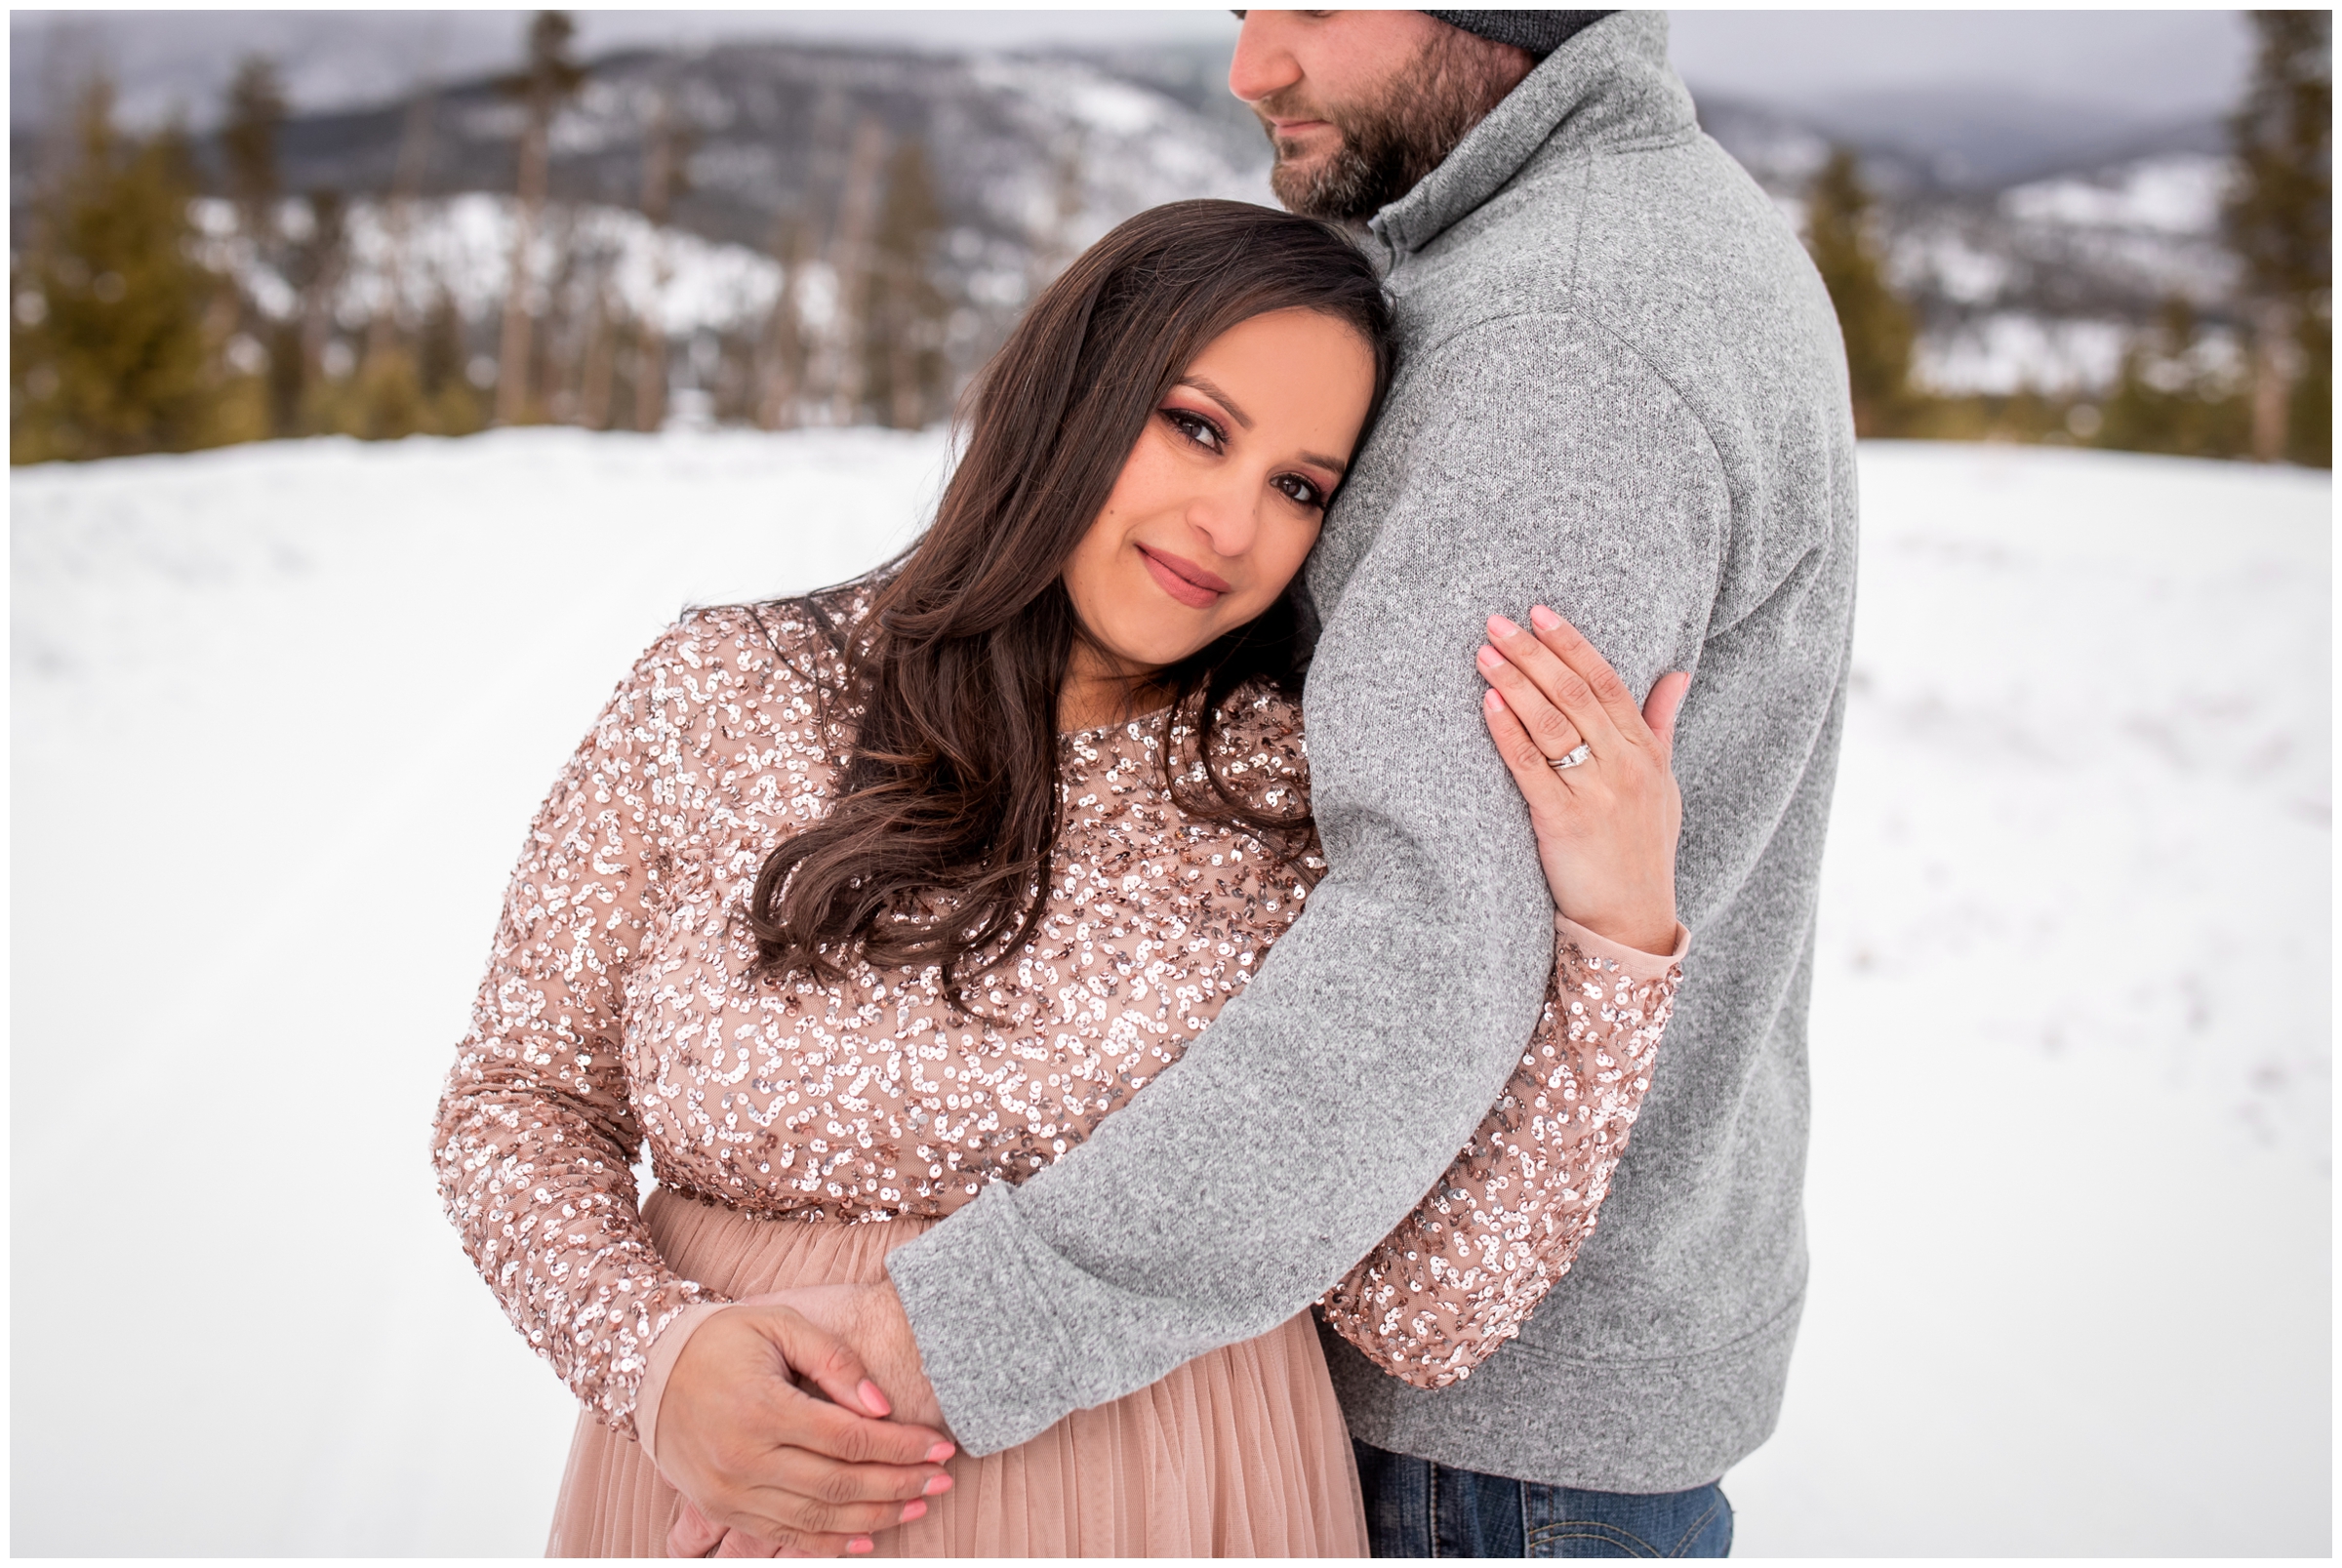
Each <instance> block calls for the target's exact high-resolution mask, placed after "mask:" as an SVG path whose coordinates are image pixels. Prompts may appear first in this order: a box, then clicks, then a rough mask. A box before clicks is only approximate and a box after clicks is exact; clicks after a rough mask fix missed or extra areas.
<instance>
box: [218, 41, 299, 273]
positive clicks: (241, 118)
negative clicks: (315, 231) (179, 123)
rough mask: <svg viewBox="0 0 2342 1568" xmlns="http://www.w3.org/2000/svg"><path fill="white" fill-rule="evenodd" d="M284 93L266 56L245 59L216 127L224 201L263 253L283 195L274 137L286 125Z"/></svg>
mask: <svg viewBox="0 0 2342 1568" xmlns="http://www.w3.org/2000/svg"><path fill="white" fill-rule="evenodd" d="M285 109H286V104H285V92H284V88H283V87H282V85H280V84H279V82H278V81H277V75H276V66H275V64H274V63H272V62H271V61H270V60H269V59H268V58H267V57H266V56H265V55H250V56H247V57H246V58H245V60H244V61H243V63H241V64H240V65H238V66H237V67H236V75H235V80H234V81H232V82H230V83H229V84H228V89H227V115H226V118H225V120H224V122H223V123H222V125H221V127H220V161H221V163H222V165H223V166H224V168H225V172H226V176H227V195H228V199H229V200H230V201H232V202H234V203H235V204H236V217H237V220H238V221H239V223H240V224H241V226H242V228H243V230H244V234H245V237H246V238H248V239H250V240H251V241H252V242H253V243H254V244H255V245H257V246H259V247H260V248H261V250H262V254H263V255H265V254H266V252H267V250H268V248H269V247H270V246H271V245H272V244H273V243H274V241H275V239H276V204H277V201H278V198H280V197H281V196H283V194H284V187H283V181H282V177H281V176H280V175H279V173H278V170H277V162H276V136H277V132H278V130H279V129H281V128H282V127H283V125H284V123H285Z"/></svg>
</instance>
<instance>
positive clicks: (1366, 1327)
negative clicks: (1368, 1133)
mask: <svg viewBox="0 0 2342 1568" xmlns="http://www.w3.org/2000/svg"><path fill="white" fill-rule="evenodd" d="M1686 941H1687V939H1686V937H1685V935H1684V933H1683V931H1682V928H1681V927H1679V926H1678V927H1677V928H1676V944H1675V948H1674V950H1673V951H1672V952H1669V953H1666V954H1657V953H1648V952H1642V951H1638V950H1636V949H1635V948H1632V947H1623V946H1620V945H1618V944H1616V943H1613V942H1609V941H1607V940H1605V939H1604V938H1601V937H1597V936H1595V934H1594V933H1593V932H1591V931H1588V930H1587V929H1586V928H1585V927H1583V926H1580V925H1578V924H1577V923H1576V922H1574V921H1571V920H1568V919H1556V921H1555V939H1554V956H1555V964H1554V981H1553V985H1552V988H1551V989H1550V990H1548V991H1547V993H1546V999H1545V1012H1544V1016H1543V1017H1542V1018H1541V1019H1540V1020H1539V1021H1538V1025H1537V1033H1536V1035H1535V1037H1534V1038H1532V1039H1531V1040H1530V1041H1529V1048H1528V1050H1527V1051H1525V1052H1523V1053H1522V1055H1521V1059H1520V1065H1519V1067H1518V1068H1516V1069H1515V1070H1514V1074H1513V1077H1512V1079H1511V1080H1510V1081H1509V1082H1507V1083H1506V1085H1505V1091H1504V1094H1503V1095H1502V1096H1501V1097H1499V1099H1498V1100H1497V1103H1496V1106H1495V1108H1493V1109H1492V1110H1490V1111H1489V1113H1488V1119H1487V1120H1485V1121H1483V1122H1482V1123H1480V1125H1479V1128H1478V1129H1477V1130H1476V1131H1475V1132H1474V1135H1473V1141H1472V1142H1471V1144H1469V1145H1467V1146H1465V1149H1464V1152H1463V1153H1461V1154H1459V1155H1458V1156H1456V1162H1455V1164H1453V1165H1451V1166H1449V1167H1448V1168H1447V1171H1446V1172H1445V1173H1444V1174H1443V1175H1442V1176H1441V1177H1440V1178H1439V1180H1438V1182H1437V1183H1436V1184H1435V1185H1434V1186H1433V1188H1432V1190H1431V1192H1430V1193H1429V1194H1428V1195H1426V1196H1425V1198H1424V1200H1423V1202H1422V1203H1421V1204H1420V1205H1418V1206H1417V1207H1416V1210H1415V1212H1414V1213H1413V1214H1411V1215H1409V1216H1407V1218H1406V1219H1405V1220H1403V1221H1402V1222H1400V1224H1399V1226H1398V1228H1397V1229H1395V1230H1393V1232H1392V1233H1391V1234H1390V1236H1389V1237H1387V1238H1386V1239H1385V1240H1384V1241H1383V1242H1382V1244H1381V1245H1380V1246H1378V1247H1376V1248H1375V1249H1374V1251H1373V1252H1371V1253H1369V1254H1367V1256H1366V1258H1365V1260H1364V1261H1363V1262H1361V1263H1360V1264H1359V1265H1358V1266H1356V1267H1355V1268H1353V1269H1352V1270H1351V1271H1350V1273H1349V1274H1348V1275H1346V1276H1345V1277H1344V1278H1343V1280H1342V1283H1340V1284H1339V1285H1337V1286H1335V1287H1334V1288H1333V1290H1331V1291H1330V1292H1328V1293H1327V1295H1326V1298H1325V1302H1324V1304H1323V1305H1324V1308H1325V1320H1326V1321H1327V1322H1328V1323H1329V1324H1331V1325H1332V1326H1333V1327H1334V1328H1335V1330H1336V1331H1337V1332H1339V1333H1340V1334H1341V1335H1342V1337H1343V1338H1344V1339H1347V1340H1349V1341H1350V1342H1351V1343H1352V1344H1353V1345H1355V1346H1356V1347H1358V1348H1359V1349H1360V1350H1363V1351H1364V1352H1365V1353H1366V1354H1367V1355H1368V1356H1369V1357H1370V1358H1372V1359H1373V1360H1374V1361H1375V1362H1376V1364H1378V1365H1379V1366H1381V1367H1382V1368H1383V1370H1384V1371H1386V1372H1389V1373H1391V1374H1393V1376H1395V1377H1398V1378H1401V1379H1404V1380H1405V1381H1406V1382H1408V1383H1411V1384H1413V1385H1415V1386H1416V1387H1420V1388H1438V1387H1445V1386H1446V1385H1448V1384H1450V1383H1453V1382H1455V1381H1456V1380H1457V1379H1459V1378H1462V1377H1466V1376H1468V1375H1469V1374H1470V1373H1471V1370H1472V1369H1473V1368H1474V1367H1475V1366H1477V1365H1479V1363H1480V1362H1482V1361H1484V1360H1486V1359H1487V1358H1488V1356H1489V1355H1491V1354H1492V1353H1494V1352H1495V1350H1496V1348H1497V1347H1499V1346H1501V1345H1503V1344H1504V1342H1505V1341H1507V1340H1509V1339H1511V1338H1513V1337H1514V1335H1515V1334H1518V1333H1519V1332H1520V1326H1521V1325H1522V1324H1523V1323H1525V1322H1527V1321H1528V1318H1529V1314H1530V1313H1531V1312H1533V1311H1535V1310H1536V1308H1537V1304H1538V1303H1539V1302H1540V1301H1542V1300H1543V1299H1544V1297H1545V1293H1546V1292H1547V1291H1549V1290H1551V1289H1552V1288H1553V1286H1554V1282H1555V1280H1557V1279H1559V1278H1560V1277H1561V1276H1562V1275H1563V1274H1565V1273H1567V1272H1569V1266H1570V1264H1571V1263H1572V1261H1574V1260H1575V1259H1576V1257H1577V1254H1578V1248H1579V1247H1580V1246H1582V1245H1583V1244H1584V1243H1585V1240H1586V1238H1587V1237H1588V1236H1589V1235H1591V1234H1593V1232H1594V1226H1595V1211H1596V1210H1597V1209H1599V1208H1600V1206H1601V1202H1602V1198H1603V1196H1604V1195H1605V1194H1607V1193H1608V1191H1609V1189H1610V1173H1611V1172H1612V1171H1613V1170H1615V1169H1616V1168H1617V1166H1618V1160H1619V1156H1620V1155H1621V1154H1623V1153H1625V1152H1626V1147H1627V1129H1629V1128H1630V1127H1632V1126H1633V1125H1634V1124H1635V1112H1636V1111H1637V1110H1638V1109H1640V1108H1641V1106H1642V1097H1643V1095H1644V1093H1645V1092H1646V1091H1647V1090H1648V1089H1649V1088H1650V1086H1651V1065H1652V1062H1653V1060H1654V1059H1655V1057H1656V1056H1657V1053H1658V1049H1659V1037H1660V1035H1661V1034H1662V1033H1663V1032H1664V1031H1665V1030H1666V1028H1667V1020H1668V1014H1669V1011H1670V1010H1671V1009H1672V1007H1673V1006H1674V1003H1675V995H1676V986H1677V985H1679V984H1680V983H1681V981H1682V978H1683V971H1682V956H1683V947H1684V945H1685V942H1686Z"/></svg>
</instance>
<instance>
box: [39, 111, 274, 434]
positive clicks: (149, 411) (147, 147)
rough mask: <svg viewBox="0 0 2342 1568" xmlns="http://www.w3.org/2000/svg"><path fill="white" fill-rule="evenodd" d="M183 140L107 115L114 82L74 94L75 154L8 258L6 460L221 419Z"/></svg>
mask: <svg viewBox="0 0 2342 1568" xmlns="http://www.w3.org/2000/svg"><path fill="white" fill-rule="evenodd" d="M194 189H195V186H194V179H193V174H192V170H191V168H190V167H189V162H188V158H187V155H186V148H185V143H184V140H183V139H182V138H180V137H178V136H176V135H175V134H170V133H166V134H165V135H162V136H158V137H154V138H150V139H147V140H145V141H137V140H134V139H131V138H127V137H124V136H123V135H122V134H121V133H120V132H119V131H117V130H116V128H115V126H114V119H113V91H112V88H111V87H110V85H109V84H107V83H106V82H104V81H103V80H99V81H96V82H94V83H92V84H91V86H90V87H89V88H88V90H87V91H86V92H85V93H84V94H83V96H82V99H81V101H80V104H79V106H78V110H77V114H76V121H75V156H74V158H73V159H72V161H71V162H70V164H69V165H68V166H67V167H66V168H65V170H64V171H63V172H62V173H61V177H60V178H58V179H56V180H55V181H52V182H50V183H48V184H47V185H46V186H45V187H44V188H41V189H40V190H38V191H37V192H36V193H35V196H34V199H33V202H32V207H31V213H30V218H31V222H30V225H29V226H30V228H31V230H32V236H31V243H30V244H29V245H28V246H27V247H26V248H25V249H24V250H23V251H22V252H20V254H19V256H18V257H17V258H16V259H15V261H14V263H13V264H12V265H11V267H10V280H9V281H10V294H11V297H12V300H13V302H14V305H15V308H14V310H13V311H12V313H11V317H10V328H9V458H10V461H11V462H42V461H45V460H49V459H57V458H67V459H83V458H104V457H114V456H118V455H122V454H127V453H135V452H154V451H163V452H183V451H188V450H191V449H193V448H196V447H202V446H209V445H214V444H216V443H218V442H220V441H222V440H225V439H230V438H232V437H234V436H235V435H237V434H239V433H244V432H239V431H238V430H236V429H235V428H233V426H232V424H231V423H229V422H228V420H227V416H228V415H229V414H230V413H231V412H232V405H230V404H229V403H227V402H226V401H224V400H223V399H222V377H221V376H220V374H219V367H218V365H217V362H216V358H215V354H214V348H215V346H216V345H215V343H214V342H212V338H213V337H214V333H213V332H212V331H211V330H209V329H208V328H207V318H208V317H210V316H211V314H212V307H213V305H214V302H215V301H216V300H217V299H218V298H219V294H220V290H221V289H222V280H220V279H219V278H217V277H216V276H214V275H213V274H212V273H211V272H209V271H208V270H206V269H205V268H204V267H203V266H202V265H201V264H199V263H198V262H197V261H194V260H193V259H192V256H191V242H192V240H193V238H194V231H193V228H192V225H191V224H190V223H189V222H188V221H187V203H188V201H189V200H190V198H191V197H192V196H193V195H194Z"/></svg>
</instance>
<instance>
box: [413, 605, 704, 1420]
mask: <svg viewBox="0 0 2342 1568" xmlns="http://www.w3.org/2000/svg"><path fill="white" fill-rule="evenodd" d="M689 635H690V634H689V632H688V631H687V630H685V629H683V628H678V629H677V630H675V631H672V632H670V633H668V635H667V636H666V637H665V638H663V639H662V640H661V641H660V642H659V643H658V644H656V645H654V646H653V647H652V649H651V650H650V652H649V653H647V654H645V655H644V656H643V658H642V659H641V661H640V662H639V663H637V664H636V665H635V667H634V670H633V671H632V673H631V674H630V675H629V677H628V678H627V679H626V681H625V682H624V683H623V684H622V685H621V686H620V687H619V689H618V692H617V694H616V695H615V696H614V697H613V698H612V699H611V701H610V704H609V705H608V706H607V707H605V708H604V709H603V711H602V713H601V716H600V717H599V718H598V719H597V720H596V721H595V723H594V726H593V729H592V731H591V733H589V734H588V735H587V737H586V741H585V743H584V744H582V745H581V746H580V747H579V748H578V751H577V753H576V754H575V755H574V756H573V757H572V758H571V759H570V761H569V764H568V766H567V767H565V768H564V769H563V770H562V772H561V774H560V776H559V778H558V779H556V780H555V781H554V784H553V787H552V790H551V792H550V794H549V795H548V796H547V797H546V799H545V804H544V806H543V807H542V808H541V809H540V810H539V812H538V814H537V818H536V820H535V822H534V823H532V824H531V825H530V828H529V834H528V839H527V841H526V843H525V844H524V846H523V848H522V851H521V857H520V864H519V865H518V867H517V868H516V869H515V870H514V872H513V874H512V881H511V884H510V887H509V889H508V890H507V892H506V894H505V906H504V913H503V917H502V919H501V920H500V921H499V923H498V926H497V931H496V939H495V944H494V946H493V948H492V950H491V953H490V958H489V965H488V973H487V977H486V978H485V979H484V980H483V981H482V982H481V983H480V988H479V993H478V996H477V998H476V999H475V1000H474V1002H473V1004H472V1016H471V1028H470V1030H469V1032H468V1033H467V1034H466V1035H465V1036H464V1041H463V1044H462V1045H461V1046H460V1047H459V1048H458V1053H457V1059H456V1065H455V1067H454V1070H453V1071H452V1072H451V1073H450V1074H449V1077H448V1083H447V1090H446V1093H445V1095H444V1096H443V1097H442V1099H441V1100H440V1103H439V1114H438V1122H437V1128H436V1138H435V1141H434V1155H435V1158H436V1163H437V1166H438V1177H439V1193H440V1198H441V1201H442V1202H443V1203H444V1204H445V1206H446V1209H447V1213H448V1216H449V1218H450V1219H451V1220H453V1221H454V1223H455V1226H456V1228H457V1230H458V1231H459V1232H461V1234H462V1237H463V1242H464V1250H465V1251H466V1252H468V1253H469V1254H470V1256H471V1260H472V1263H473V1264H474V1265H475V1266H477V1267H478V1268H479V1270H480V1273H481V1275H482V1276H483V1277H484V1278H485V1279H486V1280H487V1282H488V1285H489V1288H490V1289H491V1290H493V1291H494V1292H495V1293H496V1296H497V1299H498V1300H499V1302H500V1303H501V1304H502V1305H503V1307H504V1308H505V1314H506V1315H507V1316H508V1317H510V1318H511V1320H512V1324H513V1326H514V1327H515V1328H517V1329H518V1330H519V1331H520V1332H521V1335H522V1336H523V1337H524V1338H525V1339H527V1341H528V1342H529V1344H530V1345H531V1346H533V1347H535V1348H536V1349H537V1351H538V1353H539V1354H541V1355H543V1356H544V1357H545V1359H546V1360H548V1361H550V1362H551V1363H552V1365H553V1368H554V1370H555V1371H556V1372H558V1373H559V1374H560V1375H561V1377H562V1379H563V1381H565V1382H566V1383H567V1384H568V1385H569V1387H570V1388H571V1389H572V1391H574V1392H575V1393H576V1394H577V1396H578V1397H579V1399H580V1400H582V1401H583V1402H584V1403H585V1404H586V1406H587V1407H588V1408H590V1409H593V1410H594V1411H596V1412H597V1413H598V1414H599V1415H600V1416H601V1418H602V1419H603V1420H604V1421H606V1422H608V1423H609V1424H610V1425H612V1426H614V1427H619V1428H620V1429H621V1430H625V1431H629V1432H630V1431H631V1429H632V1410H633V1405H634V1398H635V1392H636V1388H637V1385H638V1384H639V1382H640V1379H641V1376H642V1369H643V1363H644V1355H645V1353H646V1351H647V1350H648V1348H649V1346H650V1343H651V1340H652V1338H653V1337H654V1336H655V1335H656V1334H657V1333H658V1332H659V1330H660V1329H661V1328H663V1327H664V1326H666V1323H667V1322H668V1321H669V1320H670V1319H672V1318H673V1317H675V1315H676V1314H677V1313H679V1312H680V1311H682V1310H683V1308H684V1307H687V1306H689V1305H690V1304H691V1303H693V1302H695V1301H701V1300H709V1299H713V1298H710V1297H708V1296H707V1293H705V1292H703V1291H702V1289H701V1288H700V1287H699V1286H698V1285H696V1284H694V1283H692V1282H691V1281H689V1280H686V1279H683V1278H681V1277H680V1276H678V1275H677V1274H676V1273H674V1272H673V1271H672V1270H671V1269H669V1268H667V1267H666V1265H665V1264H663V1263H662V1262H661V1261H660V1258H659V1256H658V1253H657V1251H656V1249H655V1248H654V1247H653V1245H652V1242H651V1239H650V1233H649V1231H648V1230H647V1229H646V1228H645V1226H644V1225H643V1222H642V1217H641V1213H640V1211H639V1209H638V1208H637V1206H636V1201H635V1188H634V1173H633V1171H632V1170H631V1169H630V1168H629V1167H630V1166H631V1164H632V1162H633V1159H634V1156H635V1153H636V1151H637V1149H638V1148H639V1147H640V1146H641V1142H642V1130H641V1127H640V1124H639V1123H638V1121H637V1119H636V1116H635V1112H634V1108H633V1106H632V1104H631V1103H630V1100H629V1097H628V1092H627V1077H626V1067H625V1065H624V1062H623V1057H622V1052H623V1047H622V1032H623V1031H622V1026H621V1014H622V1006H623V998H624V990H625V985H626V978H627V975H628V972H629V970H630V969H631V967H632V966H633V965H634V963H635V962H636V960H637V958H638V956H639V954H640V953H641V951H642V945H643V938H644V932H645V928H646V914H645V911H646V907H647V906H648V905H650V904H652V903H653V902H654V901H655V900H656V899H657V897H658V895H659V891H660V887H661V884H662V882H663V880H664V879H665V876H666V871H667V866H666V854H665V852H664V849H663V844H664V841H665V838H666V834H667V833H668V831H669V828H670V824H668V821H667V816H666V813H668V812H670V811H671V796H672V785H671V784H670V783H667V782H666V781H663V779H662V777H661V776H662V774H663V773H665V772H667V771H669V768H670V766H671V759H672V758H673V756H674V754H675V752H676V750H677V748H678V746H679V744H680V742H679V739H678V727H677V722H676V720H677V715H678V713H679V712H681V711H682V710H684V709H686V708H687V706H688V704H687V703H686V702H685V701H684V693H685V690H686V688H687V685H688V679H687V678H688V676H689V675H690V674H691V673H692V672H691V671H690V670H689V669H687V668H685V667H684V665H683V663H680V662H679V660H678V655H679V654H688V653H689V652H690V649H689V647H688V639H689ZM663 801H666V802H667V804H666V805H663V804H662V802H663Z"/></svg>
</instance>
